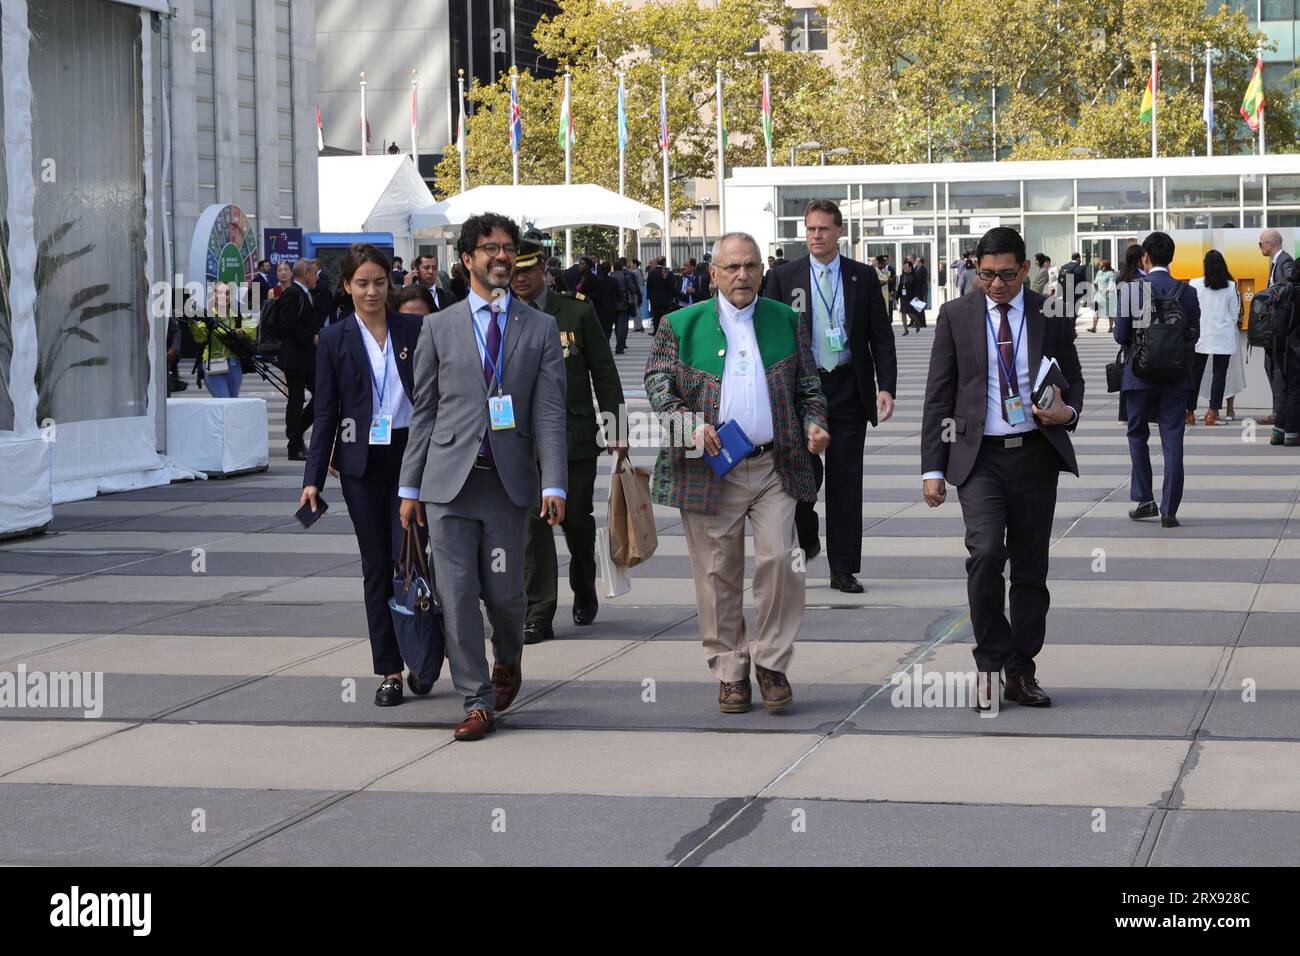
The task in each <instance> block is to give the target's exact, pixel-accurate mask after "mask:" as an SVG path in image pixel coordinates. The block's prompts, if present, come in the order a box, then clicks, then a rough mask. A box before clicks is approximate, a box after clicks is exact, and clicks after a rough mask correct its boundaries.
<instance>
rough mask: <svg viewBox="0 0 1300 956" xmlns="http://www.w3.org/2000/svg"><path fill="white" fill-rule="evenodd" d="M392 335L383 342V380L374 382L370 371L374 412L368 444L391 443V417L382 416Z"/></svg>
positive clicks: (372, 370) (372, 373) (386, 390)
mask: <svg viewBox="0 0 1300 956" xmlns="http://www.w3.org/2000/svg"><path fill="white" fill-rule="evenodd" d="M392 344H393V343H392V335H391V334H390V335H389V337H388V339H387V340H386V341H385V342H384V351H383V353H382V359H383V362H384V380H383V381H382V382H376V381H375V370H374V368H371V369H370V383H371V384H372V385H374V386H375V399H376V401H375V411H376V414H375V415H374V416H372V417H371V419H370V444H372V445H391V444H392V443H393V416H392V415H384V414H382V412H383V408H384V395H386V394H387V393H388V350H389V349H390V348H392Z"/></svg>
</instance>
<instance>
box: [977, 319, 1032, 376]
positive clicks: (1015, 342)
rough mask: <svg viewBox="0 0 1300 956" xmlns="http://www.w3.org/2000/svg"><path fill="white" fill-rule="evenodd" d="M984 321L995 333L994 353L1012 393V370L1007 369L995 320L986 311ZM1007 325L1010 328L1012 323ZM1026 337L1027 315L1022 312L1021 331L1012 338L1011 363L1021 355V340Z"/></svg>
mask: <svg viewBox="0 0 1300 956" xmlns="http://www.w3.org/2000/svg"><path fill="white" fill-rule="evenodd" d="M984 320H985V321H986V322H988V324H989V331H990V332H992V333H993V351H995V352H997V353H998V364H999V365H1000V366H1002V374H1003V375H1005V376H1006V379H1007V390H1008V391H1010V389H1011V370H1010V369H1009V368H1007V363H1006V361H1005V360H1004V359H1003V358H1002V346H1001V345H1000V344H999V343H998V333H997V332H996V331H994V329H993V319H992V317H991V316H990V315H989V314H988V312H987V311H985V313H984ZM1007 325H1008V326H1010V325H1011V323H1010V322H1008V323H1007ZM1024 337H1025V315H1024V313H1023V312H1022V313H1021V314H1020V331H1019V332H1018V333H1016V334H1015V335H1013V336H1012V337H1011V361H1013V362H1014V361H1015V360H1016V356H1017V355H1019V354H1020V340H1021V339H1023V338H1024ZM1018 384H1019V383H1017V385H1018Z"/></svg>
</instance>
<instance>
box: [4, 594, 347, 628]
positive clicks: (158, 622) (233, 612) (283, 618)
mask: <svg viewBox="0 0 1300 956" xmlns="http://www.w3.org/2000/svg"><path fill="white" fill-rule="evenodd" d="M357 583H358V591H359V590H360V587H359V585H360V581H358V582H357ZM173 607H174V606H173ZM2 612H3V606H2V605H0V613H2ZM116 629H117V630H122V629H124V628H116ZM131 631H132V633H136V634H212V635H221V634H245V635H259V634H265V635H270V636H284V637H365V636H366V634H367V633H368V632H367V630H366V610H365V608H364V607H362V605H361V602H360V601H359V600H358V601H357V603H356V604H329V605H311V604H256V605H250V604H216V605H213V606H211V607H203V608H198V607H191V608H180V609H175V610H173V612H172V613H164V614H161V615H154V617H153V618H152V619H149V620H148V621H147V623H141V624H140V625H139V626H136V627H131Z"/></svg>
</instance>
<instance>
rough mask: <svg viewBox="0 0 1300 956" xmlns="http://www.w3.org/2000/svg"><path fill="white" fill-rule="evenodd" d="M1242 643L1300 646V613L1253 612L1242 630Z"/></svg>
mask: <svg viewBox="0 0 1300 956" xmlns="http://www.w3.org/2000/svg"><path fill="white" fill-rule="evenodd" d="M1241 643H1242V645H1249V644H1259V645H1273V646H1285V647H1300V614H1296V613H1292V612H1285V611H1280V612H1274V613H1269V614H1251V615H1250V617H1249V618H1248V619H1247V621H1246V628H1245V630H1244V631H1242V634H1241Z"/></svg>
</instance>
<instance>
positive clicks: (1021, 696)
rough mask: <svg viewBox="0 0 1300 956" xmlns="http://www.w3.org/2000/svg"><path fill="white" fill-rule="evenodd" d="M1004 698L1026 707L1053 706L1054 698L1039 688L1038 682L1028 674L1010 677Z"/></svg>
mask: <svg viewBox="0 0 1300 956" xmlns="http://www.w3.org/2000/svg"><path fill="white" fill-rule="evenodd" d="M1004 696H1005V697H1006V699H1007V700H1014V701H1015V702H1016V703H1017V704H1020V705H1021V706H1024V707H1051V706H1052V698H1050V697H1048V696H1047V691H1045V690H1043V688H1041V687H1039V686H1038V681H1036V680H1035V679H1034V678H1032V677H1030V676H1028V675H1027V674H1019V675H1017V676H1015V677H1008V678H1007V687H1006V691H1005V694H1004Z"/></svg>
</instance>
